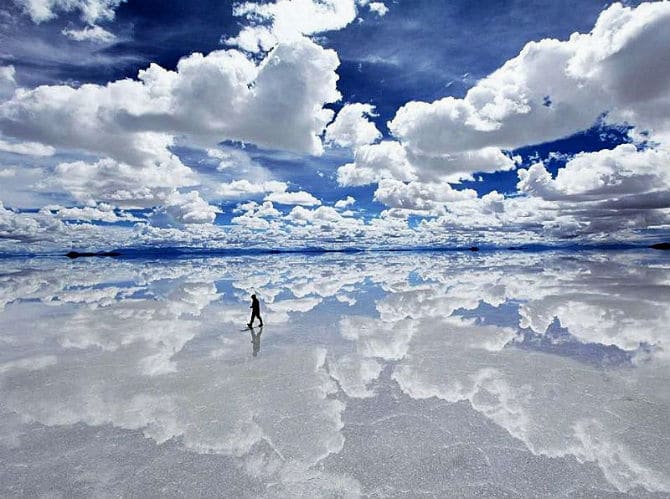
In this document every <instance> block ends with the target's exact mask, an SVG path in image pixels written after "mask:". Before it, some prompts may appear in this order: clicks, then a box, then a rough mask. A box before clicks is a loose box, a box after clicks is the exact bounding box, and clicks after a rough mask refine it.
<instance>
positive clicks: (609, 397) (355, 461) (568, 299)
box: [0, 250, 670, 498]
mask: <svg viewBox="0 0 670 499" xmlns="http://www.w3.org/2000/svg"><path fill="white" fill-rule="evenodd" d="M252 292H255V293H256V294H257V295H258V296H259V298H260V300H261V303H262V309H261V312H262V314H263V320H264V322H265V327H264V328H262V330H261V329H259V328H256V329H255V330H254V331H253V332H251V331H248V330H246V331H245V330H243V328H244V325H245V323H246V322H247V321H248V319H249V313H250V310H249V304H250V302H249V295H250V294H251V293H252ZM668 324H670V259H669V258H668V256H667V255H666V254H664V253H659V252H653V251H651V250H649V251H640V252H636V251H626V252H606V253H597V252H572V253H571V252H546V253H534V254H533V253H520V252H499V253H485V252H482V253H480V254H463V253H442V254H433V253H374V254H355V255H346V254H327V255H321V256H306V255H299V254H290V255H273V256H255V257H232V258H203V259H183V260H167V261H161V260H111V259H104V260H101V259H97V260H91V259H84V260H75V261H65V260H61V259H59V258H51V259H47V258H42V259H39V258H36V259H23V260H21V259H8V260H4V261H1V262H0V495H1V496H15V495H28V496H35V495H50V496H73V495H75V496H77V495H95V496H107V495H127V496H147V495H151V496H156V495H167V496H213V495H219V496H228V497H359V496H363V497H412V498H416V497H465V496H485V497H492V496H523V497H527V496H543V497H546V496H561V495H564V496H571V497H626V496H631V497H670V328H668Z"/></svg>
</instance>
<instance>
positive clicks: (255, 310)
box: [247, 295, 263, 327]
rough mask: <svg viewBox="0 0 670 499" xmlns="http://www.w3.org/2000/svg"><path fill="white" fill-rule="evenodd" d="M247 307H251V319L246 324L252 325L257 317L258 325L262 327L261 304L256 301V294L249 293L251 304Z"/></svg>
mask: <svg viewBox="0 0 670 499" xmlns="http://www.w3.org/2000/svg"><path fill="white" fill-rule="evenodd" d="M249 308H250V309H251V320H250V321H249V323H248V324H247V326H249V327H253V324H254V319H255V318H256V317H258V320H259V321H260V326H261V327H263V319H262V318H261V304H260V302H259V301H258V298H256V295H251V306H250V307H249Z"/></svg>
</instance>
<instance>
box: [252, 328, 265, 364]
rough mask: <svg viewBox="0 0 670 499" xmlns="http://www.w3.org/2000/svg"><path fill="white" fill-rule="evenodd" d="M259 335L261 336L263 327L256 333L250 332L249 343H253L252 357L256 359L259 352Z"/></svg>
mask: <svg viewBox="0 0 670 499" xmlns="http://www.w3.org/2000/svg"><path fill="white" fill-rule="evenodd" d="M261 334H263V326H261V327H260V328H259V329H258V333H255V332H254V330H253V329H252V330H251V343H253V352H252V353H253V356H254V357H256V356H257V355H258V352H260V351H261Z"/></svg>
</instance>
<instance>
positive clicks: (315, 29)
mask: <svg viewBox="0 0 670 499" xmlns="http://www.w3.org/2000/svg"><path fill="white" fill-rule="evenodd" d="M233 13H234V14H235V15H236V16H239V17H245V18H247V19H248V20H249V21H251V22H252V24H251V25H250V26H245V27H244V28H242V30H241V31H240V33H239V34H238V35H237V36H236V37H233V38H229V39H227V40H226V43H228V44H230V45H236V46H238V47H240V48H241V49H243V50H246V51H248V52H260V51H268V50H270V49H271V48H272V47H274V46H275V45H277V44H278V43H285V42H292V41H295V40H296V39H299V38H300V37H302V36H304V35H313V34H316V33H322V32H324V31H333V30H339V29H342V28H344V27H345V26H347V25H348V24H349V23H351V22H352V21H353V20H354V19H355V18H356V2H355V0H322V1H318V0H278V1H276V2H268V3H256V2H245V3H242V4H239V5H237V6H236V7H235V8H234V10H233Z"/></svg>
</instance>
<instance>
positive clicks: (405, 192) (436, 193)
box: [374, 179, 477, 210]
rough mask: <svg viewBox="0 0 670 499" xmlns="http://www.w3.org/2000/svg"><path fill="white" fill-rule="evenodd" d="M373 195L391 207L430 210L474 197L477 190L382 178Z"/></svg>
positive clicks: (444, 184)
mask: <svg viewBox="0 0 670 499" xmlns="http://www.w3.org/2000/svg"><path fill="white" fill-rule="evenodd" d="M374 197H375V200H376V201H379V202H380V203H383V204H385V205H386V206H389V207H391V208H404V209H410V210H430V209H434V208H436V207H437V206H439V205H441V204H444V203H447V202H453V201H462V200H465V199H476V198H477V192H476V191H474V190H472V189H465V190H461V191H458V190H455V189H453V188H452V187H451V186H450V185H449V184H447V183H441V184H431V183H422V182H410V183H407V184H406V183H405V182H401V181H399V180H392V179H383V180H380V181H379V184H378V185H377V190H376V191H375V195H374Z"/></svg>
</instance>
